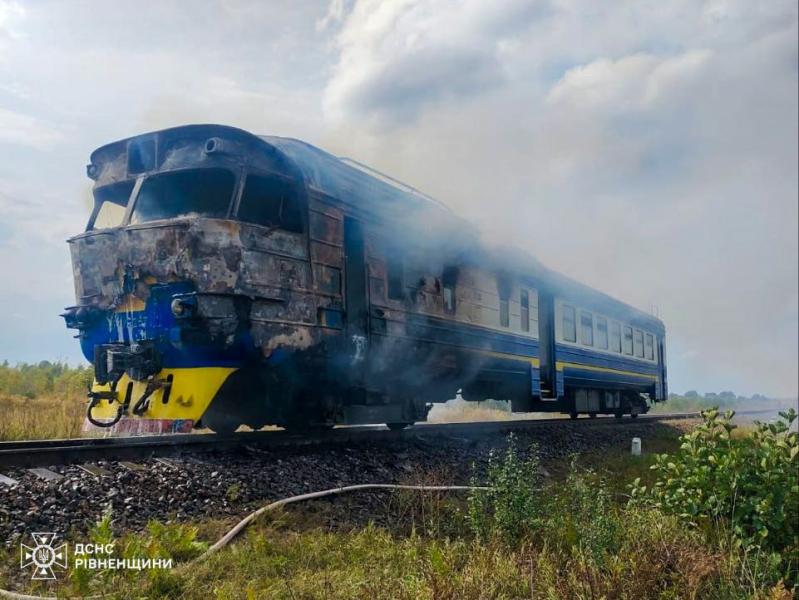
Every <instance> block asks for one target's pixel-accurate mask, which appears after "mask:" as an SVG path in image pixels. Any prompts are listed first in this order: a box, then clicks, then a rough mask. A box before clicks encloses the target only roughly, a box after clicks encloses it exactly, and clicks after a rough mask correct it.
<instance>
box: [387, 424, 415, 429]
mask: <svg viewBox="0 0 799 600" xmlns="http://www.w3.org/2000/svg"><path fill="white" fill-rule="evenodd" d="M411 425H413V423H386V427H388V428H389V429H390V430H391V431H402V430H403V429H405V428H407V427H410V426H411Z"/></svg>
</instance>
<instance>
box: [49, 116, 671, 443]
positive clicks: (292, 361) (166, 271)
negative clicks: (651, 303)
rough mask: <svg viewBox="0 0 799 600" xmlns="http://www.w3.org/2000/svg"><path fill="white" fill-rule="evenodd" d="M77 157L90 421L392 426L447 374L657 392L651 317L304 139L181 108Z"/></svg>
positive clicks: (416, 413) (525, 404)
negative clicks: (183, 116) (159, 125)
mask: <svg viewBox="0 0 799 600" xmlns="http://www.w3.org/2000/svg"><path fill="white" fill-rule="evenodd" d="M87 174H88V175H89V177H90V178H92V179H93V180H94V181H95V185H94V193H95V207H94V210H93V212H92V215H91V217H90V219H89V223H88V226H87V229H86V231H85V232H84V233H82V234H80V235H78V236H75V237H74V238H72V239H70V240H69V243H70V246H71V250H72V261H73V269H74V275H75V288H76V298H77V304H76V306H74V307H70V308H68V309H67V311H66V313H65V314H64V317H65V319H66V322H67V326H68V327H71V328H75V329H77V330H78V332H79V333H78V337H79V339H80V343H81V347H82V350H83V353H84V355H85V356H86V358H87V359H88V360H90V361H92V363H93V364H94V367H95V384H94V386H93V389H92V392H91V394H90V410H89V413H90V421H91V422H92V423H94V424H101V425H114V426H115V427H116V428H117V429H119V430H135V431H167V430H168V431H185V430H188V429H190V428H192V427H196V426H200V425H205V426H208V427H211V428H212V429H214V430H217V431H230V430H232V429H235V428H236V427H237V426H239V425H241V424H246V425H249V426H251V427H255V428H257V427H261V426H263V425H266V424H277V425H283V426H289V427H324V426H331V425H333V424H336V423H375V422H383V423H389V424H391V425H392V426H394V427H401V426H404V425H405V424H408V423H412V422H414V421H419V420H423V419H425V418H426V415H427V412H428V410H429V408H430V406H431V405H432V403H434V402H443V401H446V400H448V399H450V398H453V397H454V396H455V395H456V394H457V393H458V391H459V390H460V391H461V393H462V395H463V397H464V398H465V399H467V400H481V399H485V398H497V399H508V400H511V402H512V406H513V409H514V410H519V411H530V410H540V411H562V412H570V413H573V414H577V413H589V414H594V413H615V414H619V415H620V414H622V413H625V412H628V413H633V414H637V413H638V412H645V411H646V409H647V407H648V405H649V404H650V403H651V402H655V401H659V400H663V399H665V397H666V371H665V360H664V358H665V357H664V350H663V339H664V328H663V324H662V323H661V322H660V321H659V320H657V319H655V318H653V317H651V316H649V315H646V314H644V313H642V312H640V311H637V310H635V309H633V308H631V307H629V306H627V305H624V304H622V303H620V302H617V301H615V300H613V299H611V298H609V297H608V296H605V295H604V294H601V293H599V292H596V291H594V290H591V289H589V288H587V287H585V286H582V285H580V284H578V283H576V282H574V281H571V280H569V279H567V278H565V277H563V276H562V275H559V274H557V273H554V272H552V271H550V270H548V269H546V268H545V267H543V266H542V265H540V263H538V262H537V261H535V260H534V259H532V258H529V257H526V256H524V255H520V253H519V252H518V251H516V250H512V249H511V250H506V251H502V250H497V249H489V248H486V247H483V246H482V245H480V243H479V242H478V236H477V234H476V232H475V231H474V230H473V228H472V227H471V226H469V225H468V224H467V223H465V222H463V221H461V220H460V219H458V218H457V217H455V216H454V215H453V214H452V213H451V212H449V211H448V210H447V209H445V208H444V207H442V206H441V205H440V204H438V203H436V202H435V201H433V200H432V199H430V198H428V197H426V196H424V195H422V194H420V193H419V192H417V191H416V190H413V189H412V188H408V187H407V186H403V185H402V184H398V182H395V181H394V180H391V179H390V178H388V177H386V176H385V175H382V174H380V173H376V172H373V171H371V170H369V169H368V168H367V167H364V166H362V165H358V164H357V163H353V162H351V161H346V160H342V159H339V158H336V157H334V156H331V155H329V154H327V153H325V152H323V151H322V150H319V149H317V148H315V147H313V146H310V145H308V144H305V143H303V142H300V141H298V140H292V139H287V138H277V137H258V136H254V135H252V134H250V133H247V132H245V131H242V130H239V129H234V128H230V127H223V126H217V125H194V126H186V127H178V128H174V129H168V130H164V131H160V132H156V133H151V134H146V135H142V136H137V137H134V138H130V139H127V140H122V141H120V142H116V143H113V144H109V145H107V146H104V147H102V148H100V149H98V150H97V151H95V152H94V153H93V154H92V157H91V163H90V164H89V165H88V167H87ZM589 319H590V323H589ZM589 328H590V331H591V334H590V336H589V335H588V331H589ZM616 330H618V333H619V335H618V341H619V350H618V351H615V343H616V339H617V338H616V335H615V332H616ZM628 330H629V334H630V335H629V347H628V345H627V341H628V336H627V331H628ZM639 338H640V339H639ZM628 349H629V352H628V351H627V350H628Z"/></svg>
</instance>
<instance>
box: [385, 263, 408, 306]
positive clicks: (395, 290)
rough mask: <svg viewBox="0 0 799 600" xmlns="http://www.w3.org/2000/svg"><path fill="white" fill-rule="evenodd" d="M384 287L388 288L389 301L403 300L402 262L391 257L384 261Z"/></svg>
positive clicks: (403, 279)
mask: <svg viewBox="0 0 799 600" xmlns="http://www.w3.org/2000/svg"><path fill="white" fill-rule="evenodd" d="M386 279H387V280H388V281H386V286H387V287H388V297H389V299H391V300H402V299H403V298H405V278H404V276H403V269H402V260H400V259H399V258H397V257H396V256H391V257H389V258H388V260H387V261H386Z"/></svg>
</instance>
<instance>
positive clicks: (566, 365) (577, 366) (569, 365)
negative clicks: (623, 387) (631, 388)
mask: <svg viewBox="0 0 799 600" xmlns="http://www.w3.org/2000/svg"><path fill="white" fill-rule="evenodd" d="M564 368H569V369H582V370H584V371H597V372H599V373H615V374H617V375H632V376H634V377H643V378H644V379H651V380H653V381H657V379H658V377H657V375H649V374H646V373H636V372H635V371H621V370H619V369H609V368H607V367H595V366H593V365H585V364H582V363H570V362H560V361H558V362H556V363H555V369H557V370H558V371H562V370H563V369H564Z"/></svg>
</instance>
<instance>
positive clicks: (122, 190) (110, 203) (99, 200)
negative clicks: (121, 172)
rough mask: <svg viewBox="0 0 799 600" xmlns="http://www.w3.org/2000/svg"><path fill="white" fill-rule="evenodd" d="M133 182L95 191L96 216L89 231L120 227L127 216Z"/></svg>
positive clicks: (125, 182)
mask: <svg viewBox="0 0 799 600" xmlns="http://www.w3.org/2000/svg"><path fill="white" fill-rule="evenodd" d="M133 183H134V182H133V181H123V182H121V183H114V184H111V185H106V186H103V187H101V188H98V189H96V190H95V191H94V204H95V207H96V208H95V216H94V219H93V220H92V221H91V222H90V224H89V227H88V229H90V230H91V229H108V228H109V227H119V226H120V225H122V219H123V218H124V216H125V208H126V207H127V206H128V200H129V199H130V193H131V192H132V191H133Z"/></svg>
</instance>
